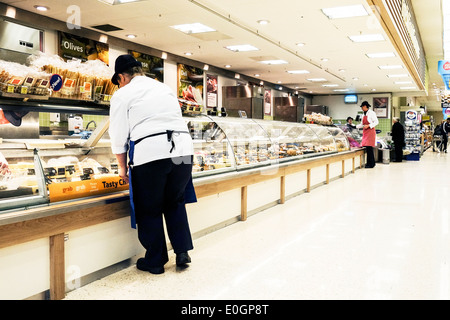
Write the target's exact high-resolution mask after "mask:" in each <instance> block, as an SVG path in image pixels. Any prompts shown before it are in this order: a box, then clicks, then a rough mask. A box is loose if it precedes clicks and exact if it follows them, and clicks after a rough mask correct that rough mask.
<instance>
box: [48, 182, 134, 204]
mask: <svg viewBox="0 0 450 320" xmlns="http://www.w3.org/2000/svg"><path fill="white" fill-rule="evenodd" d="M48 190H49V194H50V202H57V201H63V200H70V199H78V198H82V197H89V196H94V195H99V194H105V193H111V192H116V191H123V190H128V184H127V183H125V181H124V180H123V179H122V178H120V177H105V178H103V179H101V178H99V179H91V180H83V181H73V182H58V183H56V182H55V183H52V184H49V185H48Z"/></svg>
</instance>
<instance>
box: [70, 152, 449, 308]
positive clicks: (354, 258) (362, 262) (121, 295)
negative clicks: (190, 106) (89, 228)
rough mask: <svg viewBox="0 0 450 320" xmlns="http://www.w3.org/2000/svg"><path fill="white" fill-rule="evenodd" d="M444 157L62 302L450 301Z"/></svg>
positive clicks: (270, 217)
mask: <svg viewBox="0 0 450 320" xmlns="http://www.w3.org/2000/svg"><path fill="white" fill-rule="evenodd" d="M449 170H450V154H442V153H441V154H438V153H435V152H432V151H431V150H429V151H427V152H426V153H425V154H424V156H423V157H422V158H421V160H420V161H408V162H405V161H404V162H403V163H391V164H389V165H383V164H381V163H378V164H377V166H376V167H375V168H374V169H362V170H357V171H356V173H355V174H350V175H348V176H346V177H345V178H344V179H338V180H335V181H332V182H331V183H330V184H329V185H327V186H321V187H319V188H316V189H313V190H312V192H311V193H309V194H302V195H300V196H298V197H296V198H293V199H290V200H289V201H287V202H286V203H285V204H284V205H278V206H275V207H273V208H271V209H268V210H265V211H263V212H261V213H258V214H256V215H254V216H252V217H250V218H249V219H248V220H247V221H246V222H239V223H236V224H233V225H231V226H229V227H226V228H224V229H221V230H219V231H216V232H214V233H212V234H209V235H207V236H204V237H202V238H199V239H197V240H196V241H195V243H194V246H195V249H194V250H193V251H191V252H190V255H191V257H192V264H191V266H190V267H189V268H187V269H186V270H184V271H177V270H176V268H175V261H174V255H173V254H172V253H171V259H170V261H169V263H168V264H167V265H166V271H165V273H164V274H163V275H152V274H150V273H147V272H142V271H139V270H137V269H136V267H135V266H131V267H129V268H127V269H124V270H122V271H119V272H117V273H115V274H112V275H110V276H108V277H105V278H103V279H101V280H98V281H95V282H93V283H91V284H88V285H86V286H84V287H81V288H79V289H77V290H75V291H72V292H70V293H68V294H67V297H66V299H177V300H178V299H192V300H195V299H233V300H235V299H288V300H289V299H449V298H450V236H449V229H450V221H449V219H450V216H449V211H450V209H449V208H450V198H449V195H450V190H449V187H450V178H449V177H450V175H449Z"/></svg>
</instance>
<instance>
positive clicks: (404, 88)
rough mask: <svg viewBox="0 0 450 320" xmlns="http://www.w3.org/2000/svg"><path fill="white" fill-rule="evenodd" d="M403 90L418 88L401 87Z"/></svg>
mask: <svg viewBox="0 0 450 320" xmlns="http://www.w3.org/2000/svg"><path fill="white" fill-rule="evenodd" d="M400 89H401V90H410V89H416V87H400Z"/></svg>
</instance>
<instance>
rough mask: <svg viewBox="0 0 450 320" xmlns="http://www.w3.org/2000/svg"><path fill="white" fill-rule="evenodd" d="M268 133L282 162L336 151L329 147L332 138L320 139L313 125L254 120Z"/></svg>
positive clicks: (273, 148) (323, 137)
mask: <svg viewBox="0 0 450 320" xmlns="http://www.w3.org/2000/svg"><path fill="white" fill-rule="evenodd" d="M254 121H255V122H256V123H258V124H259V125H260V126H261V127H262V128H264V130H265V131H266V132H267V135H268V137H269V138H270V140H271V142H272V146H271V150H272V151H273V153H275V156H276V157H277V159H278V160H279V161H280V162H284V161H291V160H296V159H300V158H306V157H311V156H317V154H318V153H322V154H323V153H324V152H326V151H330V152H333V151H336V150H335V149H334V148H329V147H327V145H328V144H330V139H331V142H332V140H333V139H332V137H331V136H330V135H329V134H328V135H323V134H322V133H326V131H324V132H320V133H321V134H322V137H319V136H318V135H317V133H316V132H315V130H313V126H312V125H307V124H304V123H296V122H283V121H263V120H254Z"/></svg>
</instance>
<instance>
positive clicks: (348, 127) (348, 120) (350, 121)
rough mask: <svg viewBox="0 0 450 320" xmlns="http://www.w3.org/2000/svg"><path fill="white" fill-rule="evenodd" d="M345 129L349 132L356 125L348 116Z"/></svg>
mask: <svg viewBox="0 0 450 320" xmlns="http://www.w3.org/2000/svg"><path fill="white" fill-rule="evenodd" d="M347 129H348V131H349V132H352V131H353V130H354V129H356V126H355V125H354V124H353V118H352V117H348V118H347Z"/></svg>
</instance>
